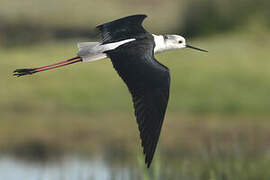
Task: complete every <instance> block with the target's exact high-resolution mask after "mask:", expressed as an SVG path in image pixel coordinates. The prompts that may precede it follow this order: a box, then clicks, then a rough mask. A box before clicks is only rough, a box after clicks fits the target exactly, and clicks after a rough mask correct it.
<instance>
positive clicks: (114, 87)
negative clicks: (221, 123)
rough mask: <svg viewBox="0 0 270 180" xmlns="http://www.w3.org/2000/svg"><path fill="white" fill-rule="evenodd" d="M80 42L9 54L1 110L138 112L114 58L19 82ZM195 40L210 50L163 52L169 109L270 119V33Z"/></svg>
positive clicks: (4, 57)
mask: <svg viewBox="0 0 270 180" xmlns="http://www.w3.org/2000/svg"><path fill="white" fill-rule="evenodd" d="M77 41H78V40H76V41H68V42H47V43H44V44H40V45H38V46H30V47H18V48H12V49H1V50H0V51H1V53H0V54H1V55H0V56H1V57H0V58H1V59H2V61H1V67H2V68H3V69H2V72H1V73H2V74H3V75H4V76H2V77H1V79H0V80H1V84H3V85H4V87H5V88H3V89H1V103H0V107H1V111H6V112H14V113H15V112H17V111H23V112H30V111H38V110H42V111H45V110H53V111H74V112H108V111H120V112H122V111H124V112H130V111H131V110H132V103H131V97H130V95H129V92H128V90H127V88H126V86H125V84H124V83H123V82H122V80H121V79H120V78H119V77H118V75H117V73H116V72H115V70H114V69H113V68H112V66H111V62H110V61H109V60H108V59H106V60H102V61H97V62H92V63H81V64H78V65H74V66H70V67H67V68H63V69H57V70H55V71H52V72H46V73H40V74H35V75H34V76H27V77H23V78H14V77H12V70H14V69H16V68H23V67H36V66H40V65H46V64H50V63H53V62H55V61H56V60H61V59H66V58H68V57H73V56H75V52H76V47H75V44H76V42H77ZM190 43H191V44H194V45H197V46H201V47H203V48H205V49H208V50H209V51H210V52H209V53H201V52H197V51H193V50H189V49H185V50H178V51H171V52H166V53H163V54H160V55H157V58H158V59H159V61H161V62H162V63H164V64H165V65H167V66H168V67H169V68H170V69H171V76H172V85H171V99H170V103H169V107H168V111H169V112H170V111H173V112H182V113H188V114H194V113H195V114H199V115H200V114H204V113H210V114H211V113H214V114H225V115H226V114H243V115H247V114H248V115H264V116H266V115H269V105H270V97H269V95H268V94H269V91H270V84H269V81H270V72H269V68H270V61H269V59H268V56H269V52H268V47H269V45H270V39H269V37H268V34H267V33H260V35H258V34H257V35H254V36H251V35H249V34H246V33H242V34H240V33H238V34H227V35H219V36H215V37H212V38H207V39H200V41H192V42H190ZM59 57H63V58H59ZM60 82H61V83H60Z"/></svg>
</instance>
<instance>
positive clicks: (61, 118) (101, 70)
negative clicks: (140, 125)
mask: <svg viewBox="0 0 270 180" xmlns="http://www.w3.org/2000/svg"><path fill="white" fill-rule="evenodd" d="M0 2H1V6H0V21H1V24H0V59H1V61H0V67H1V71H0V73H1V76H0V84H1V88H0V115H1V117H0V123H1V126H0V150H1V151H7V152H10V151H16V150H17V149H19V151H20V150H21V149H27V146H33V145H38V146H39V145H40V147H43V148H44V149H46V150H48V151H51V152H52V153H55V152H56V153H57V152H63V151H74V152H87V153H88V152H96V151H102V152H104V153H105V155H106V154H111V155H112V157H115V158H116V159H121V157H122V156H125V158H126V159H128V160H130V159H131V160H132V161H135V162H136V161H137V159H136V158H137V157H138V156H137V154H136V153H138V152H141V148H140V145H139V144H140V143H139V135H138V129H137V125H136V121H135V117H134V115H133V107H132V102H131V96H130V94H129V92H128V89H127V88H126V86H125V84H124V83H123V82H122V80H121V79H120V78H119V77H118V75H117V73H116V72H115V70H114V69H113V68H112V65H111V62H110V60H109V59H105V60H102V61H96V62H91V63H80V64H76V65H72V66H70V67H66V68H60V69H57V70H54V71H51V72H44V73H40V74H39V73H38V74H35V75H33V76H26V77H21V78H15V77H12V71H13V70H14V69H17V68H23V67H26V68H27V67H36V66H41V65H47V64H51V63H53V62H56V61H58V60H62V59H67V58H70V57H73V56H75V55H76V51H77V48H76V43H77V42H80V41H91V40H93V39H96V38H97V33H96V32H94V30H93V29H94V27H95V26H96V25H97V24H100V23H103V22H107V21H110V20H112V19H116V18H119V17H122V16H125V15H130V14H138V13H145V14H147V15H148V16H149V17H148V19H147V20H146V21H145V27H146V28H147V29H148V30H149V31H150V32H153V33H156V34H160V33H165V32H166V33H173V34H181V35H185V36H187V41H188V43H190V44H192V45H194V46H198V47H201V48H204V49H207V50H209V53H201V52H198V51H193V50H191V49H184V50H177V51H170V52H166V53H163V54H159V55H156V57H157V59H158V60H159V61H160V62H161V63H163V64H165V65H166V66H168V67H169V68H170V70H171V79H172V83H171V94H170V101H169V105H168V111H167V115H166V120H165V121H164V127H163V130H162V133H161V140H160V144H161V145H160V146H158V152H157V154H156V157H155V160H154V164H153V170H152V171H153V172H151V171H150V172H151V173H153V174H150V175H149V174H148V171H145V174H144V178H145V179H147V178H148V179H151V177H152V176H153V177H155V178H156V179H158V178H159V179H168V178H165V177H172V178H171V179H173V178H174V177H177V178H175V179H180V178H181V179H207V180H209V179H211V180H212V179H213V180H214V179H222V180H224V179H238V180H240V179H268V178H269V171H268V169H269V167H270V160H269V157H270V156H269V143H268V139H269V138H270V134H269V132H270V124H269V115H270V111H269V107H270V96H269V92H270V83H269V82H270V71H269V69H270V61H269V47H270V37H269V31H270V30H269V26H270V25H269V21H268V19H269V15H270V13H269V10H268V9H269V8H268V7H269V1H266V0H259V1H252V0H245V1H244V0H237V1H232V0H228V1H213V0H192V1H188V0H185V1H179V2H176V1H173V0H169V1H159V2H158V3H154V2H156V1H153V0H150V1H147V2H144V3H140V2H142V1H140V2H135V1H131V0H128V1H121V0H116V1H106V2H105V1H103V0H102V1H95V0H94V1H88V0H87V1H86V0H82V1H80V2H78V1H74V0H67V1H65V3H63V1H57V2H56V1H52V0H49V1H46V3H45V1H43V0H35V1H34V0H28V1H19V0H14V1H7V0H2V1H0ZM2 4H3V6H2ZM131 6H132V8H131ZM104 12H106V13H105V14H104ZM167 12H170V13H167ZM91 29H92V30H91ZM195 36H196V38H194V37H195ZM89 39H90V40H89ZM28 149H29V148H28ZM30 149H31V148H30ZM20 153H21V152H20ZM26 153H27V151H26ZM29 153H30V154H31V151H30V152H29ZM131 154H132V155H131ZM132 158H133V159H132ZM139 159H140V158H139ZM140 163H141V160H139V164H140ZM141 164H142V163H141ZM142 166H143V165H142ZM143 167H144V166H143ZM162 177H164V178H162Z"/></svg>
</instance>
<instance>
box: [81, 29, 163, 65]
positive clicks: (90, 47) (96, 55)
mask: <svg viewBox="0 0 270 180" xmlns="http://www.w3.org/2000/svg"><path fill="white" fill-rule="evenodd" d="M153 36H154V41H155V49H154V53H159V52H162V51H164V50H166V49H165V45H164V38H163V36H162V35H154V34H153ZM135 40H136V39H134V38H132V39H126V40H123V41H119V42H115V43H108V44H102V43H100V42H81V43H78V48H79V52H78V56H80V57H81V58H82V61H83V62H88V61H97V60H100V59H104V58H107V55H106V53H104V52H105V51H109V50H113V49H116V48H117V47H119V46H121V45H123V44H126V43H128V42H131V41H135Z"/></svg>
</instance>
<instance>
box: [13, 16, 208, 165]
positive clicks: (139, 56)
mask: <svg viewBox="0 0 270 180" xmlns="http://www.w3.org/2000/svg"><path fill="white" fill-rule="evenodd" d="M146 17H147V16H146V15H132V16H127V17H124V18H121V19H117V20H114V21H111V22H108V23H105V24H102V25H99V26H97V29H98V30H99V31H100V32H101V36H102V41H101V42H81V43H78V48H79V51H78V53H77V56H76V57H74V58H71V59H68V60H64V61H60V62H58V63H55V64H51V65H47V66H41V67H37V68H27V69H16V70H15V71H14V74H13V75H14V76H18V77H19V76H24V75H31V74H35V73H37V72H42V71H47V70H50V69H55V68H59V67H62V66H66V65H70V64H74V63H78V62H89V61H95V60H100V59H104V58H107V57H108V58H110V59H111V62H112V65H113V67H114V69H115V70H116V71H117V73H118V74H119V76H120V77H121V78H122V80H123V81H124V82H125V83H126V85H127V87H128V89H129V92H130V93H131V95H132V100H133V105H134V109H135V116H136V120H137V123H138V127H139V131H140V138H141V144H142V147H143V153H144V154H145V163H146V165H147V167H148V168H149V167H150V164H151V162H152V159H153V156H154V153H155V150H156V146H157V143H158V139H159V136H160V131H161V127H162V124H163V120H164V116H165V112H166V108H167V104H168V100H169V92H170V71H169V69H168V68H167V67H166V66H164V65H163V64H161V63H160V62H158V61H157V60H156V59H155V57H154V54H156V53H160V52H163V51H167V50H173V49H182V48H192V49H196V50H199V51H204V52H207V51H206V50H203V49H199V48H196V47H194V46H191V45H188V44H187V43H186V40H185V38H184V37H182V36H179V35H155V34H151V33H149V32H147V31H146V30H145V29H144V28H143V26H142V22H143V20H144V19H145V18H146Z"/></svg>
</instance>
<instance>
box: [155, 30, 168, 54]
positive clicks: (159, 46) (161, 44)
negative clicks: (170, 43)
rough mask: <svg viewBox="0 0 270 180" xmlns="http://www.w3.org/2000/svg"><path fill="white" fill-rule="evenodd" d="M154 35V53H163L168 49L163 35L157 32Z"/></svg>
mask: <svg viewBox="0 0 270 180" xmlns="http://www.w3.org/2000/svg"><path fill="white" fill-rule="evenodd" d="M152 35H153V36H154V41H155V49H154V53H161V52H163V51H165V50H167V48H166V44H165V41H164V37H163V35H155V34H152Z"/></svg>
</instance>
